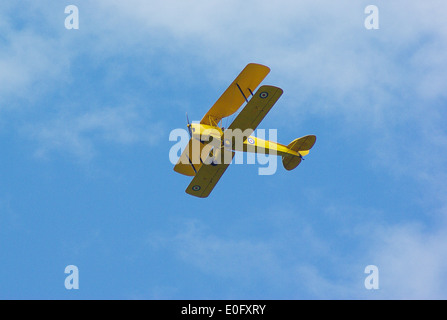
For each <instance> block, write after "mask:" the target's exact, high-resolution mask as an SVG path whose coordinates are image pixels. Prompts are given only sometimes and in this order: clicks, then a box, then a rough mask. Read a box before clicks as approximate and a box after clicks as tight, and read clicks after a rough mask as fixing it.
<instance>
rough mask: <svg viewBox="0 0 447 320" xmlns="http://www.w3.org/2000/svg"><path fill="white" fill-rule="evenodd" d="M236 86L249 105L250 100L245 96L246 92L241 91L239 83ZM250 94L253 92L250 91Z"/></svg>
mask: <svg viewBox="0 0 447 320" xmlns="http://www.w3.org/2000/svg"><path fill="white" fill-rule="evenodd" d="M236 85H237V87H238V89H239V91H240V92H241V93H242V96H243V97H244V99H245V101H247V103H248V99H247V97H246V96H245V94H244V91H242V89H241V87H240V86H239V84H238V83H236ZM248 90H250V89H248ZM250 92H251V90H250Z"/></svg>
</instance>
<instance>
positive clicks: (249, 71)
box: [200, 63, 270, 125]
mask: <svg viewBox="0 0 447 320" xmlns="http://www.w3.org/2000/svg"><path fill="white" fill-rule="evenodd" d="M269 72H270V68H269V67H266V66H263V65H261V64H256V63H250V64H248V65H247V66H246V67H245V68H244V70H242V72H241V73H240V74H239V75H238V76H237V78H236V79H235V80H234V81H233V83H232V84H231V85H230V86H229V87H228V89H227V90H225V92H224V93H223V94H222V96H221V97H220V98H219V99H218V100H217V101H216V103H215V104H214V105H213V106H212V107H211V109H210V110H209V111H208V112H207V113H206V114H205V116H204V117H203V119H202V120H201V121H200V123H201V124H207V125H217V123H218V122H219V121H220V120H221V119H222V118H225V117H228V116H230V115H232V114H233V113H235V112H236V111H237V110H238V109H239V108H240V106H241V105H242V104H243V103H244V101H245V100H246V99H247V98H248V97H250V95H251V94H252V92H254V90H255V89H256V88H257V87H258V85H259V84H260V83H261V82H262V80H264V78H265V77H266V76H267V74H268V73H269Z"/></svg>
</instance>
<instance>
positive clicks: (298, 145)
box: [282, 135, 317, 170]
mask: <svg viewBox="0 0 447 320" xmlns="http://www.w3.org/2000/svg"><path fill="white" fill-rule="evenodd" d="M316 140H317V137H316V136H314V135H308V136H304V137H301V138H298V139H295V140H293V141H292V142H291V143H289V145H288V146H287V148H289V149H290V150H292V151H295V152H296V153H298V155H292V154H288V155H284V156H282V164H283V166H284V168H285V169H286V170H293V169H295V168H296V167H298V165H299V164H300V163H301V160H302V159H303V156H305V155H307V154H308V153H309V150H310V149H311V148H312V147H313V146H314V144H315V141H316Z"/></svg>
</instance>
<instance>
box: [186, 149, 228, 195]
mask: <svg viewBox="0 0 447 320" xmlns="http://www.w3.org/2000/svg"><path fill="white" fill-rule="evenodd" d="M222 152H223V154H222V156H223V157H224V158H225V159H227V158H228V159H229V158H230V157H231V159H233V157H234V152H233V151H228V150H226V149H225V148H223V149H222ZM225 153H226V154H225ZM230 153H231V154H230ZM228 162H231V161H228ZM229 165H230V163H222V164H216V165H211V164H206V165H203V166H202V167H201V168H200V170H199V171H198V172H197V174H196V176H195V177H194V178H193V179H192V181H191V183H190V184H189V186H188V188H186V193H188V194H190V195H193V196H196V197H199V198H206V197H208V196H209V194H210V193H211V191H212V190H213V189H214V187H215V186H216V184H217V182H218V181H219V179H220V177H222V175H223V174H224V172H225V170H227V168H228V166H229Z"/></svg>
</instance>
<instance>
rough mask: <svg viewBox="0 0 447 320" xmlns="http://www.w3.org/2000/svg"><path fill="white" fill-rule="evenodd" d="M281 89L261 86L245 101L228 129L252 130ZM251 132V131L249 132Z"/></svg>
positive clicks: (280, 93) (278, 95)
mask: <svg viewBox="0 0 447 320" xmlns="http://www.w3.org/2000/svg"><path fill="white" fill-rule="evenodd" d="M282 93H283V91H282V89H280V88H277V87H273V86H262V87H260V88H259V90H258V91H257V92H256V93H255V94H254V96H253V98H251V100H250V101H249V102H248V103H247V105H246V106H245V108H244V109H243V110H242V111H241V112H240V113H239V114H238V116H237V117H236V119H234V121H233V122H232V123H231V124H230V126H229V127H228V129H231V130H235V129H241V131H245V130H247V129H252V132H253V131H254V130H255V129H256V128H257V126H258V125H259V124H260V123H261V121H262V119H264V117H265V116H266V115H267V113H268V112H269V111H270V109H272V107H273V105H274V104H275V103H276V101H278V99H279V98H280V97H281V95H282ZM250 134H251V133H250ZM244 140H245V138H244Z"/></svg>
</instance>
